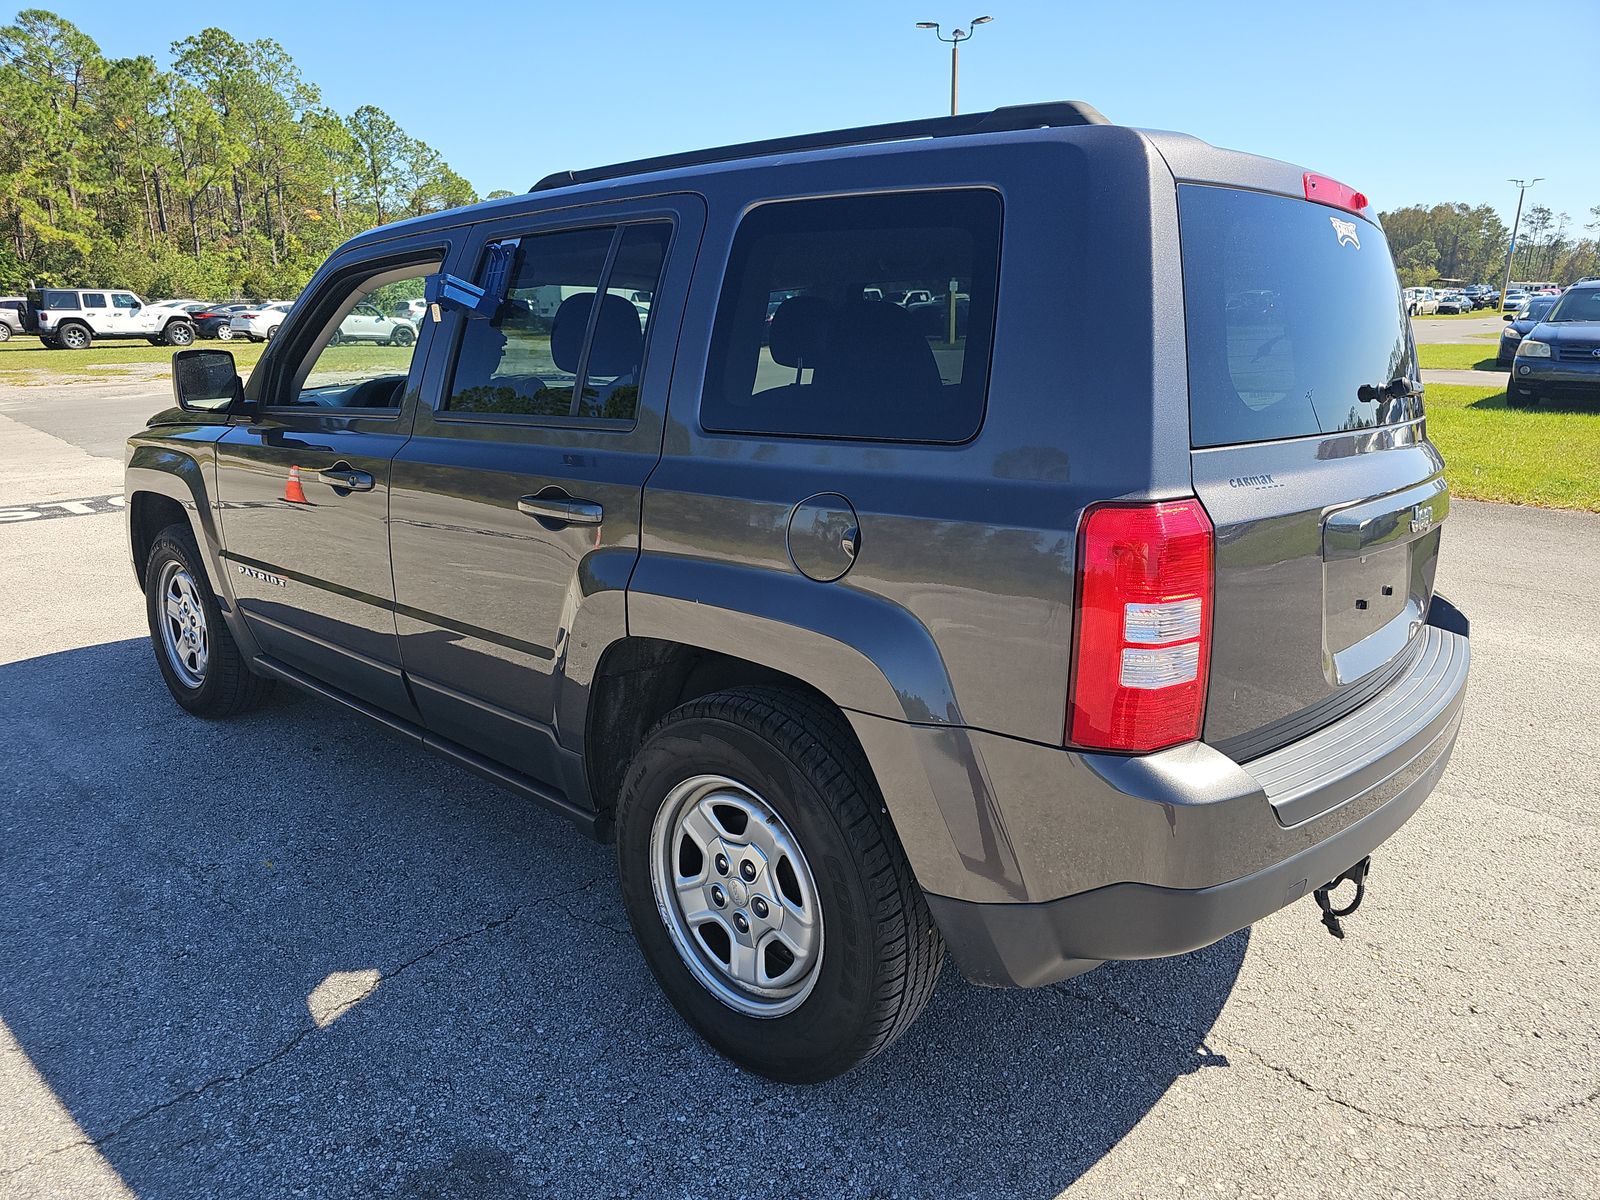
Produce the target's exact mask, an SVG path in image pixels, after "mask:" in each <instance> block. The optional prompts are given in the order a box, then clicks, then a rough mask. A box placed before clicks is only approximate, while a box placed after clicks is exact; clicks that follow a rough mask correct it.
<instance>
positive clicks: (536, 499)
mask: <svg viewBox="0 0 1600 1200" xmlns="http://www.w3.org/2000/svg"><path fill="white" fill-rule="evenodd" d="M517 511H518V512H519V513H521V514H522V515H523V516H525V517H532V518H533V519H534V520H536V521H548V522H550V523H551V524H552V525H598V524H600V522H601V520H602V519H603V518H604V516H605V510H604V509H602V508H601V507H600V506H599V505H598V504H596V503H595V502H594V501H593V500H574V499H573V498H572V497H571V496H524V497H523V498H522V499H520V500H518V501H517Z"/></svg>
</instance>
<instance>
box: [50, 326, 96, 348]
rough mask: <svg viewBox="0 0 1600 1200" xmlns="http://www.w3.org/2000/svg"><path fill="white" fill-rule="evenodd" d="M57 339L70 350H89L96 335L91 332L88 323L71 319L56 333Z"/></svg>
mask: <svg viewBox="0 0 1600 1200" xmlns="http://www.w3.org/2000/svg"><path fill="white" fill-rule="evenodd" d="M56 340H57V341H58V342H60V343H61V345H62V346H63V347H64V348H65V349H68V350H87V349H88V348H89V347H90V345H92V344H93V342H94V337H93V335H92V334H90V332H89V327H88V326H87V325H82V324H79V323H78V322H77V321H69V322H68V323H67V324H65V325H63V326H62V327H61V330H60V332H59V333H57V334H56Z"/></svg>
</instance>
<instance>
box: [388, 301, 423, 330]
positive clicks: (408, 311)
mask: <svg viewBox="0 0 1600 1200" xmlns="http://www.w3.org/2000/svg"><path fill="white" fill-rule="evenodd" d="M427 311H428V302H427V301H426V300H424V299H422V298H421V297H420V296H418V297H415V298H414V299H411V300H401V301H399V302H397V303H395V304H391V305H390V306H389V315H390V316H391V317H401V318H404V319H405V320H407V321H410V322H411V323H412V324H413V325H420V324H421V323H422V314H423V313H425V312H427Z"/></svg>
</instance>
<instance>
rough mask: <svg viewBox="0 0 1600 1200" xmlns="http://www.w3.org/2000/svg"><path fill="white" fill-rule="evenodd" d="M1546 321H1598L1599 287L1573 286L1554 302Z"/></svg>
mask: <svg viewBox="0 0 1600 1200" xmlns="http://www.w3.org/2000/svg"><path fill="white" fill-rule="evenodd" d="M1545 320H1546V321H1600V288H1581V289H1580V288H1574V289H1573V290H1572V291H1570V292H1568V293H1567V294H1566V295H1565V296H1562V297H1561V298H1560V300H1559V301H1558V302H1557V303H1556V306H1555V308H1554V309H1553V310H1552V311H1551V313H1550V314H1549V315H1548V316H1547V317H1545Z"/></svg>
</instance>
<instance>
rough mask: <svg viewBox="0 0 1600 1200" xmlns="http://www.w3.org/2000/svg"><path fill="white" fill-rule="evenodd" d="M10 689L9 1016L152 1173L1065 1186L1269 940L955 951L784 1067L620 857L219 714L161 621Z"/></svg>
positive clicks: (377, 753) (89, 1117)
mask: <svg viewBox="0 0 1600 1200" xmlns="http://www.w3.org/2000/svg"><path fill="white" fill-rule="evenodd" d="M0 695H4V696H6V697H7V698H8V704H7V709H8V710H9V711H8V716H7V720H8V723H9V725H10V733H11V736H9V737H8V738H7V739H6V741H5V746H6V751H5V762H4V767H5V770H6V775H7V778H8V780H9V781H10V786H9V788H8V792H9V799H8V801H7V803H6V805H5V808H4V815H5V820H4V827H3V834H4V839H5V840H4V848H3V851H0V855H3V857H0V914H3V915H0V928H3V930H4V944H5V947H6V951H7V952H6V953H5V954H4V955H3V956H0V1018H3V1020H4V1022H5V1024H6V1026H7V1027H8V1028H9V1030H10V1032H11V1035H12V1036H13V1037H14V1038H15V1039H16V1041H17V1043H18V1044H19V1045H20V1047H21V1049H22V1051H23V1052H24V1053H25V1055H26V1057H27V1060H28V1062H29V1063H31V1065H32V1068H33V1069H35V1070H36V1071H37V1072H38V1074H39V1076H40V1077H41V1078H42V1080H43V1081H44V1083H45V1084H46V1085H48V1087H49V1089H50V1090H51V1091H53V1093H54V1096H55V1098H56V1100H57V1101H58V1102H59V1104H60V1105H61V1106H62V1107H64V1109H65V1110H66V1111H67V1112H68V1113H70V1114H71V1116H72V1117H73V1118H74V1119H75V1120H76V1122H77V1125H78V1126H79V1127H80V1129H81V1131H82V1132H81V1135H77V1136H81V1138H83V1139H87V1140H88V1141H90V1142H91V1143H92V1144H93V1146H94V1147H95V1148H96V1149H97V1151H98V1153H99V1154H100V1155H102V1156H103V1157H104V1159H105V1160H106V1161H107V1162H109V1164H110V1165H111V1166H112V1167H114V1168H115V1170H116V1171H117V1172H118V1173H119V1174H120V1176H121V1178H122V1180H123V1181H124V1182H125V1183H126V1185H127V1186H128V1188H129V1189H130V1190H131V1191H133V1192H134V1193H135V1194H137V1195H140V1196H169V1195H195V1194H205V1195H208V1196H218V1197H234V1196H238V1197H260V1196H273V1195H283V1194H290V1193H293V1194H302V1195H315V1196H324V1195H326V1196H351V1195H399V1196H418V1197H421V1196H427V1197H439V1196H461V1197H473V1198H474V1200H482V1198H485V1197H497V1196H511V1195H526V1194H537V1195H560V1196H568V1195H582V1196H589V1195H593V1196H619V1195H628V1194H634V1193H641V1192H642V1193H648V1194H651V1195H660V1196H676V1195H703V1194H718V1195H748V1196H766V1195H775V1196H811V1195H850V1196H875V1195H878V1196H888V1195H899V1196H916V1195H939V1196H959V1195H983V1196H1001V1195H1005V1196H1023V1197H1045V1196H1054V1195H1055V1194H1056V1193H1057V1192H1059V1191H1060V1190H1061V1189H1063V1188H1064V1187H1066V1186H1067V1185H1068V1184H1069V1183H1071V1182H1072V1181H1073V1180H1074V1179H1076V1178H1077V1177H1078V1176H1079V1175H1081V1174H1082V1173H1083V1172H1084V1171H1085V1170H1087V1169H1088V1168H1089V1167H1090V1166H1092V1165H1093V1164H1094V1163H1095V1162H1096V1161H1098V1160H1099V1159H1100V1158H1101V1157H1102V1156H1103V1155H1104V1154H1105V1153H1106V1152H1107V1151H1108V1150H1109V1149H1110V1148H1111V1147H1113V1146H1115V1145H1116V1144H1117V1142H1118V1141H1119V1140H1120V1139H1121V1138H1122V1137H1123V1136H1124V1135H1125V1134H1126V1133H1127V1132H1128V1131H1129V1130H1130V1129H1132V1128H1133V1126H1134V1125H1135V1124H1137V1123H1138V1121H1139V1120H1140V1119H1141V1117H1143V1115H1144V1114H1145V1113H1146V1112H1148V1111H1149V1109H1150V1108H1151V1106H1152V1105H1154V1104H1155V1103H1156V1102H1157V1101H1158V1100H1159V1099H1160V1098H1161V1097H1162V1095H1163V1094H1164V1093H1165V1092H1166V1090H1167V1089H1168V1087H1170V1086H1171V1084H1172V1083H1173V1081H1174V1080H1175V1079H1177V1078H1179V1077H1180V1076H1183V1075H1185V1074H1188V1073H1190V1072H1194V1071H1198V1070H1202V1069H1206V1068H1217V1067H1222V1068H1225V1067H1227V1065H1228V1063H1227V1060H1226V1058H1225V1057H1223V1056H1220V1055H1217V1054H1213V1053H1212V1052H1211V1051H1210V1050H1209V1049H1208V1048H1207V1046H1206V1036H1207V1033H1208V1031H1209V1030H1210V1028H1211V1026H1212V1024H1213V1022H1214V1020H1215V1018H1216V1016H1217V1014H1218V1012H1219V1011H1220V1009H1221V1007H1222V1005H1223V1003H1224V1002H1225V1001H1226V999H1227V997H1228V994H1229V992H1230V990H1231V989H1232V987H1233V983H1234V980H1235V978H1236V976H1237V974H1238V971H1239V968H1240V965H1241V963H1242V961H1243V957H1244V953H1245V947H1246V944H1247V941H1248V934H1245V933H1241V934H1236V935H1234V936H1233V937H1231V938H1229V939H1227V940H1225V941H1224V942H1221V943H1219V944H1218V945H1216V946H1213V947H1211V948H1210V949H1208V950H1205V951H1202V952H1200V953H1197V954H1194V955H1189V956H1187V957H1185V958H1182V959H1175V960H1167V961H1162V962H1155V963H1135V964H1117V965H1111V966H1107V967H1103V968H1101V969H1100V970H1097V971H1094V972H1091V973H1090V974H1088V975H1085V976H1082V977H1080V978H1078V979H1074V980H1069V981H1068V982H1066V983H1064V984H1061V985H1058V986H1056V987H1051V988H1043V989H1038V990H1034V991H988V990H984V989H979V988H975V987H971V986H969V985H967V984H966V983H964V982H963V981H962V980H961V979H960V978H959V977H958V976H957V975H956V974H955V973H954V972H953V971H951V970H949V969H948V968H947V971H946V975H945V978H944V979H943V980H942V981H941V984H940V987H939V990H938V992H937V994H936V995H935V997H934V1000H933V1003H932V1004H931V1006H930V1008H929V1010H928V1012H927V1013H926V1015H925V1016H924V1017H923V1019H922V1020H921V1021H920V1022H919V1023H918V1024H917V1025H916V1026H915V1027H914V1028H913V1029H912V1030H911V1032H910V1033H908V1034H907V1035H906V1036H905V1037H904V1038H902V1039H901V1040H900V1041H899V1042H898V1043H897V1044H896V1045H895V1046H893V1047H892V1048H891V1049H890V1050H889V1051H888V1052H886V1053H885V1054H883V1055H881V1056H880V1057H879V1058H877V1059H875V1060H874V1061H873V1062H871V1063H869V1064H868V1065H867V1066H866V1067H864V1068H863V1069H861V1070H858V1071H856V1072H855V1073H853V1074H851V1075H849V1076H846V1077H845V1078H843V1079H840V1080H836V1081H834V1082H831V1083H828V1084H824V1085H821V1086H817V1087H812V1088H797V1087H784V1086H778V1085H774V1084H771V1083H768V1082H766V1081H764V1080H761V1079H758V1078H755V1077H752V1076H749V1075H746V1074H743V1073H741V1072H740V1071H738V1070H736V1069H735V1068H733V1067H732V1066H730V1065H729V1064H727V1063H726V1062H724V1061H723V1060H722V1059H720V1058H718V1057H717V1056H716V1055H715V1054H714V1053H712V1052H711V1051H709V1050H708V1049H707V1048H706V1047H705V1046H704V1045H703V1044H702V1043H701V1042H700V1041H699V1039H698V1038H697V1037H695V1036H694V1035H693V1034H692V1033H691V1032H690V1031H689V1030H688V1029H687V1028H686V1027H685V1026H684V1025H683V1024H682V1023H681V1022H680V1021H679V1019H678V1017H677V1016H676V1014H675V1013H674V1012H673V1011H672V1010H671V1008H670V1007H669V1006H668V1005H667V1003H666V1002H665V1000H664V999H663V998H662V997H661V995H660V993H659V992H658V991H657V989H656V987H655V984H654V981H653V980H652V979H651V978H650V976H649V973H648V971H647V970H646V968H645V966H644V964H643V961H642V959H641V958H640V956H639V955H638V953H637V952H636V951H635V949H634V947H633V943H632V939H631V936H630V935H629V933H628V931H627V923H626V918H625V916H624V913H623V910H622V907H621V903H620V901H619V899H618V896H617V890H616V885H615V882H614V878H613V874H612V866H611V851H610V849H609V848H608V847H602V846H597V845H594V844H592V843H589V842H587V841H585V840H584V839H583V838H582V837H581V836H580V835H578V834H577V833H576V832H574V831H573V830H572V829H570V828H569V827H568V826H567V825H565V824H564V823H562V822H561V821H559V820H558V819H556V818H553V817H549V816H547V815H545V814H543V813H541V812H536V811H533V810H531V809H530V808H528V807H527V805H526V804H525V803H524V802H523V801H520V800H518V799H517V798H516V797H513V796H511V795H509V794H506V793H503V792H501V791H499V790H497V789H495V788H493V787H491V786H490V785H487V784H485V783H482V782H480V781H479V780H477V779H476V778H475V777H473V776H470V775H467V774H465V773H463V772H461V771H459V770H457V769H455V768H453V767H451V766H449V765H447V764H445V763H443V762H442V761H440V760H437V759H435V758H434V757H432V756H431V755H429V754H427V753H425V752H423V751H421V750H420V749H414V748H412V747H409V746H407V745H406V744H404V743H402V742H400V741H398V740H397V739H396V738H395V737H394V736H392V735H390V734H388V733H386V732H384V731H381V730H379V729H377V728H375V727H372V726H369V725H367V724H365V723H363V722H361V721H360V720H358V719H357V718H354V717H350V716H347V715H345V714H344V713H342V712H340V711H339V710H337V709H336V708H334V707H333V706H331V705H329V704H326V703H322V702H319V701H314V700H310V699H306V698H301V697H297V696H295V695H292V694H290V693H287V692H281V691H280V692H279V693H277V694H276V695H275V698H274V699H273V700H272V701H271V702H270V703H269V704H268V705H267V706H266V707H265V708H263V709H262V710H261V711H258V712H256V713H254V714H251V715H250V716H248V717H246V718H242V719H240V720H237V721H234V722H231V723H226V724H218V723H209V722H204V721H199V720H195V719H192V718H189V717H187V716H186V715H185V714H183V713H182V712H181V711H180V710H179V709H178V708H177V707H176V705H174V704H173V703H172V701H171V699H170V698H169V697H168V696H167V695H166V693H165V691H164V689H163V687H162V685H161V682H160V679H159V677H158V675H157V672H156V669H155V665H154V662H153V661H152V659H151V655H150V652H149V649H148V647H147V645H146V644H145V643H144V642H143V641H140V640H129V641H122V642H114V643H109V644H106V645H101V646H94V647H90V648H86V649H82V650H75V651H70V652H66V653H61V654H56V655H50V656H46V657H41V658H36V659H32V660H28V661H24V662H20V663H14V664H11V665H8V666H3V667H0ZM13 1057H15V1056H13ZM18 1070H20V1068H19V1067H18V1065H17V1064H15V1063H13V1064H12V1066H10V1067H3V1066H0V1071H3V1072H4V1073H3V1074H0V1096H3V1095H4V1094H5V1093H6V1092H8V1091H10V1090H11V1088H10V1081H13V1080H15V1079H17V1078H20V1076H18V1075H16V1074H13V1072H15V1071H18ZM10 1103H11V1102H10V1101H7V1100H5V1099H0V1110H3V1109H4V1108H5V1107H7V1106H8V1104H10ZM18 1119H19V1118H17V1116H16V1115H15V1114H4V1117H3V1122H4V1123H6V1124H8V1125H9V1126H12V1127H15V1126H16V1124H17V1121H18ZM52 1136H53V1137H54V1140H51V1136H47V1137H44V1139H43V1140H41V1141H40V1142H39V1144H38V1145H37V1146H34V1145H31V1144H30V1145H28V1146H26V1147H25V1148H23V1149H21V1150H19V1149H18V1147H16V1146H13V1147H12V1149H11V1152H10V1153H11V1155H12V1159H11V1161H12V1163H13V1164H16V1165H15V1167H14V1170H13V1174H12V1177H11V1179H10V1181H9V1185H10V1186H20V1187H21V1189H22V1191H23V1192H24V1193H26V1192H27V1191H28V1186H29V1185H28V1173H29V1172H37V1171H42V1170H45V1169H47V1168H48V1167H49V1159H50V1158H51V1152H52V1151H57V1150H59V1149H60V1148H61V1146H62V1143H63V1138H62V1137H61V1136H55V1135H52ZM71 1136H72V1135H70V1133H69V1135H68V1137H69V1138H70V1137H71ZM75 1153H82V1151H75ZM58 1161H59V1160H58ZM6 1182H7V1181H5V1180H0V1185H5V1184H6ZM0 1190H4V1186H0Z"/></svg>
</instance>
